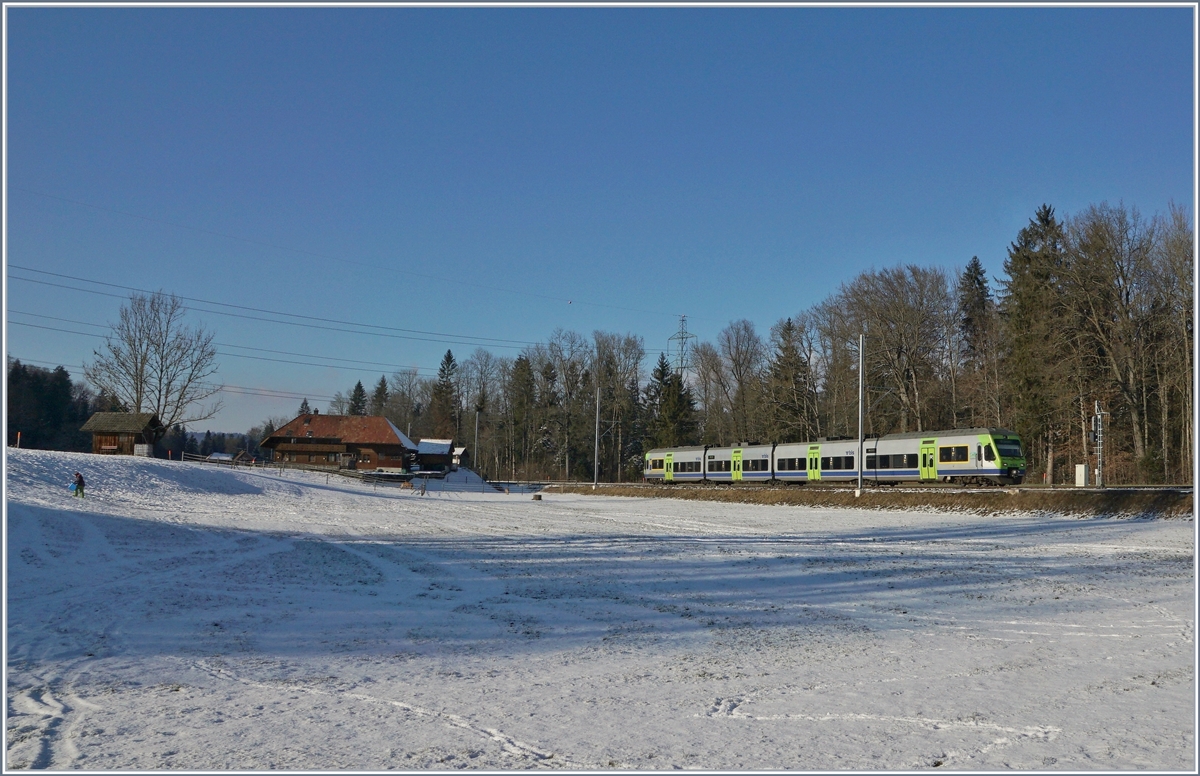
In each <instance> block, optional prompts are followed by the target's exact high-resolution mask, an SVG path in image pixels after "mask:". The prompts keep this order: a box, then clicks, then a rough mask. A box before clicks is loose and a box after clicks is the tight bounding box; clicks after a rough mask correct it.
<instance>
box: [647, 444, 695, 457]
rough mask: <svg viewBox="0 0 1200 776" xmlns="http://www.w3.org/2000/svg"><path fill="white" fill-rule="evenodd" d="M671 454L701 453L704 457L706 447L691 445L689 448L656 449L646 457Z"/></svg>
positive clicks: (648, 452) (650, 451) (648, 451)
mask: <svg viewBox="0 0 1200 776" xmlns="http://www.w3.org/2000/svg"><path fill="white" fill-rule="evenodd" d="M667 453H671V454H672V455H677V454H679V453H699V454H700V455H704V445H691V446H689V447H656V448H654V449H653V450H647V451H646V455H655V454H658V455H666V454H667Z"/></svg>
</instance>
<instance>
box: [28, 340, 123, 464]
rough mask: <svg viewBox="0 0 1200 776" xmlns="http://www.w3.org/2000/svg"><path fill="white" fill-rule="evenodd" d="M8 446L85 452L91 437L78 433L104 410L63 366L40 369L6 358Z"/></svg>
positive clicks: (104, 401) (100, 401) (102, 401)
mask: <svg viewBox="0 0 1200 776" xmlns="http://www.w3.org/2000/svg"><path fill="white" fill-rule="evenodd" d="M7 404H8V407H7V409H8V444H9V446H14V445H16V444H17V435H18V434H20V445H21V447H28V448H32V449H35V450H68V451H74V452H88V451H90V450H91V449H92V435H91V434H88V433H85V432H83V431H80V430H79V427H80V426H82V425H83V424H84V423H86V422H87V419H88V418H90V417H91V416H92V413H93V412H96V411H98V410H100V409H107V408H108V406H109V404H110V401H109V400H108V399H107V397H104V398H98V397H96V396H95V395H94V394H93V393H92V391H91V390H89V389H88V387H87V386H86V385H85V384H84V383H76V382H74V381H72V380H71V375H70V374H69V373H68V372H67V370H66V369H64V368H63V367H61V366H59V367H55V368H54V369H43V368H42V367H38V366H29V365H27V364H22V363H21V362H20V361H18V360H15V359H11V358H10V359H8V402H7Z"/></svg>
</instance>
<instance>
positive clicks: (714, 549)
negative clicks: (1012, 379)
mask: <svg viewBox="0 0 1200 776" xmlns="http://www.w3.org/2000/svg"><path fill="white" fill-rule="evenodd" d="M76 469H79V470H80V471H82V472H83V473H84V475H85V477H86V478H87V480H88V489H87V498H86V499H85V500H79V499H73V498H71V497H70V496H71V494H70V492H69V491H68V490H67V487H66V486H67V483H68V481H69V478H70V475H71V473H72V472H73V471H75V470H76ZM6 485H7V490H6V501H7V509H8V512H7V518H8V523H7V540H8V541H7V550H6V552H7V572H8V573H7V584H8V588H7V607H6V616H7V670H8V673H7V687H6V692H7V766H8V767H9V768H21V767H35V768H54V769H106V768H124V769H148V768H155V769H171V768H178V769H203V770H213V769H226V768H229V769H265V768H292V769H301V768H303V769H322V770H326V769H354V770H383V769H389V768H400V769H442V770H444V769H453V768H486V769H512V768H569V769H610V768H636V769H671V768H708V769H750V768H789V769H833V768H837V769H850V768H857V769H864V768H865V769H891V770H906V769H923V768H929V767H936V766H941V767H943V768H967V769H1000V768H1025V769H1045V770H1060V769H1062V770H1088V769H1097V770H1099V769H1118V768H1142V769H1156V770H1161V769H1169V770H1181V771H1190V770H1192V768H1193V766H1194V764H1195V756H1196V755H1195V737H1194V734H1195V718H1196V706H1195V697H1196V693H1195V676H1194V673H1193V666H1194V662H1195V642H1194V635H1195V620H1194V611H1195V592H1196V590H1195V576H1194V573H1193V569H1194V562H1193V557H1194V550H1195V542H1194V538H1195V530H1194V529H1195V525H1194V523H1193V522H1192V521H1191V520H1117V519H1089V520H1077V519H1068V518H1064V517H1060V516H1054V515H1037V516H1033V515H1013V516H1003V517H978V516H969V515H956V514H936V513H922V512H906V513H892V514H888V513H879V512H867V511H853V510H820V509H811V508H802V507H764V506H744V505H729V504H708V503H697V502H689V501H669V500H649V499H625V498H603V497H591V496H572V495H557V494H546V495H545V497H544V500H543V501H540V502H535V501H533V500H531V498H530V496H529V495H528V494H521V495H517V494H511V495H505V494H501V493H491V494H482V493H454V492H440V493H439V492H430V493H428V494H426V495H425V496H420V495H417V494H415V493H413V492H412V491H401V490H399V489H394V488H383V487H381V488H379V489H378V490H376V489H373V488H372V486H370V485H366V486H364V485H362V484H359V483H356V482H353V481H347V480H341V479H338V478H336V477H334V478H332V479H331V481H330V482H328V483H327V482H326V477H325V476H324V475H318V474H304V473H297V472H290V473H288V474H287V475H286V476H284V477H280V476H279V474H278V473H263V472H249V471H230V470H227V469H215V468H212V467H205V466H203V465H199V464H195V465H192V464H181V463H168V462H161V461H151V460H143V459H132V458H107V457H98V456H90V455H74V454H65V453H46V452H37V451H25V450H18V451H14V450H9V451H8V460H7V470H6Z"/></svg>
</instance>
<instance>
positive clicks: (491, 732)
mask: <svg viewBox="0 0 1200 776" xmlns="http://www.w3.org/2000/svg"><path fill="white" fill-rule="evenodd" d="M194 665H195V666H197V667H198V668H200V669H201V670H203V671H205V672H207V673H208V674H209V675H210V676H213V677H216V678H218V679H227V680H229V681H233V682H237V683H239V684H244V685H246V686H247V687H255V688H257V689H260V690H270V691H278V689H279V687H278V686H276V685H272V684H269V683H266V682H256V681H254V680H253V679H246V678H244V677H240V676H237V675H236V674H234V673H233V672H232V671H229V670H227V669H225V668H221V667H220V666H214V665H209V664H208V663H207V662H205V661H197V662H196V663H195V664H194ZM288 689H289V690H290V691H293V692H305V693H308V694H310V695H323V696H326V697H330V698H354V699H355V700H360V701H363V702H366V703H377V704H381V705H384V706H391V707H392V708H396V709H400V710H401V711H406V712H408V713H409V714H414V715H416V716H419V717H428V718H430V719H437V720H441V721H442V722H445V723H446V724H447V725H449V726H450V727H454V728H459V729H461V730H467V731H469V732H471V733H475V734H476V735H478V736H480V737H482V738H486V739H488V740H490V741H493V742H495V743H497V744H499V745H500V749H501V751H503V752H505V753H507V754H511V755H515V756H517V757H523V758H527V759H532V760H533V761H534V762H536V763H537V764H539V765H550V766H553V767H563V768H574V769H584V768H586V767H587V766H586V765H584V764H583V763H578V762H574V761H572V760H569V759H567V758H565V757H563V756H561V755H558V754H556V753H554V752H547V751H545V750H542V749H538V748H537V747H535V746H533V745H532V744H527V743H525V742H523V741H519V740H517V739H516V738H513V737H512V736H510V735H508V734H506V733H503V732H501V731H500V730H497V729H495V728H489V727H482V726H480V725H476V724H474V723H473V722H471V721H470V720H468V719H466V718H465V717H460V716H459V715H457V714H451V713H449V712H444V711H434V710H433V709H426V708H423V707H421V706H414V705H412V704H411V703H405V702H403V701H396V700H391V699H389V698H379V697H376V696H374V695H367V694H366V693H358V692H349V691H346V692H329V691H326V690H319V689H317V688H314V687H305V686H301V685H294V684H293V685H289V688H288ZM552 761H553V762H552Z"/></svg>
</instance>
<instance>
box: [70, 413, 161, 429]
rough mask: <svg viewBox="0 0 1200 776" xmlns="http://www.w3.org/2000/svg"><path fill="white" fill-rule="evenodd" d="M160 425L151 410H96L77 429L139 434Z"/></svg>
mask: <svg viewBox="0 0 1200 776" xmlns="http://www.w3.org/2000/svg"><path fill="white" fill-rule="evenodd" d="M160 426H162V423H161V422H159V420H158V416H157V415H155V414H154V413H153V412H97V413H96V414H94V415H92V416H91V417H90V418H88V419H87V423H84V424H83V426H82V427H81V428H80V429H79V430H80V431H91V432H93V433H100V434H121V433H126V434H140V433H142V432H144V431H145V430H146V429H147V428H158V427H160Z"/></svg>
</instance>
